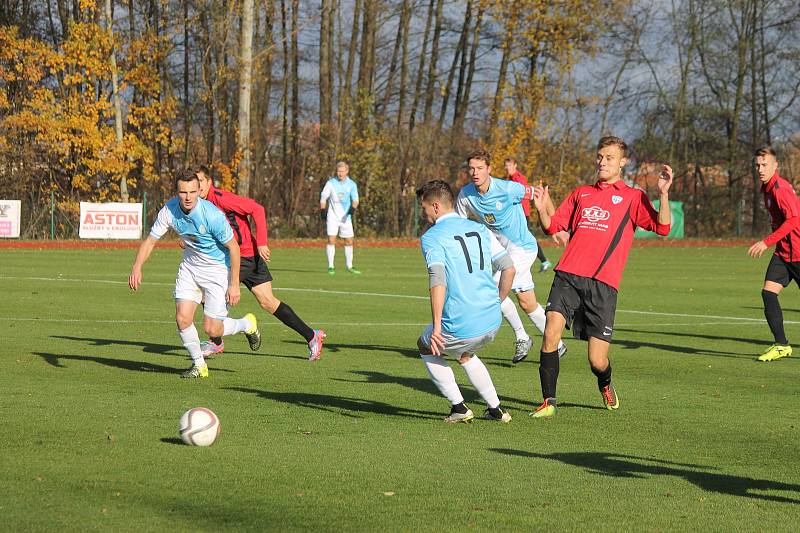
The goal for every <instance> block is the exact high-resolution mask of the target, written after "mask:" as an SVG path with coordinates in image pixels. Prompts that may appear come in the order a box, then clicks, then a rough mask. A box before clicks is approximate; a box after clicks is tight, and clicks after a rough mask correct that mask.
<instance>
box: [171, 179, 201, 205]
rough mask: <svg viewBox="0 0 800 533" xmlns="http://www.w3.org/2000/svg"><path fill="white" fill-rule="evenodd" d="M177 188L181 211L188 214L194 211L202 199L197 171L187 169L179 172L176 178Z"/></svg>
mask: <svg viewBox="0 0 800 533" xmlns="http://www.w3.org/2000/svg"><path fill="white" fill-rule="evenodd" d="M175 187H176V189H177V192H178V199H179V200H180V203H181V209H183V211H184V212H185V213H188V212H189V211H191V210H192V209H194V206H196V205H197V199H198V198H199V197H200V182H199V181H198V179H197V173H196V172H195V170H194V169H193V168H187V169H185V170H182V171H181V172H179V173H178V175H177V176H176V177H175Z"/></svg>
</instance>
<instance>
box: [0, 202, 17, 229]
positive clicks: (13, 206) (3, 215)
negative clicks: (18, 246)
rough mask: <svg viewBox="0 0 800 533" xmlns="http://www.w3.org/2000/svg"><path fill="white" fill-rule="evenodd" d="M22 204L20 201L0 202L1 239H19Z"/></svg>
mask: <svg viewBox="0 0 800 533" xmlns="http://www.w3.org/2000/svg"><path fill="white" fill-rule="evenodd" d="M21 204H22V202H20V201H19V200H0V237H11V238H17V237H19V216H20V212H21V211H22V205H21Z"/></svg>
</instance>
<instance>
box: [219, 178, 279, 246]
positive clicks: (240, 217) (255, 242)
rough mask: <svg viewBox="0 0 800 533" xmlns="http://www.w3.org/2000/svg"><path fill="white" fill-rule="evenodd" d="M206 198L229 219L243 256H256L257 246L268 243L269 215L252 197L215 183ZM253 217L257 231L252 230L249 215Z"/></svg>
mask: <svg viewBox="0 0 800 533" xmlns="http://www.w3.org/2000/svg"><path fill="white" fill-rule="evenodd" d="M206 200H208V201H209V202H211V203H212V204H214V205H215V206H217V207H218V208H219V209H220V210H221V211H222V212H223V213H225V217H226V218H227V219H228V222H229V223H230V225H231V228H233V233H234V235H235V236H236V242H238V243H239V251H240V254H241V256H242V257H255V255H256V247H258V246H266V245H267V242H268V241H267V216H266V211H265V210H264V207H263V206H262V205H261V204H259V203H258V202H256V201H255V200H252V199H250V198H244V197H242V196H239V195H238V194H234V193H232V192H228V191H222V190H220V189H217V188H216V187H214V186H213V185H212V186H211V188H210V189H209V190H208V195H207V196H206ZM248 216H249V217H250V218H252V219H253V222H255V225H256V233H255V235H253V232H252V231H251V230H250V223H249V221H248V220H247V217H248Z"/></svg>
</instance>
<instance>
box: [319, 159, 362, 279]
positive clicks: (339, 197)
mask: <svg viewBox="0 0 800 533" xmlns="http://www.w3.org/2000/svg"><path fill="white" fill-rule="evenodd" d="M349 172H350V166H349V165H348V164H347V163H345V162H344V161H339V162H338V163H336V176H335V177H333V178H331V179H329V180H328V182H327V183H326V184H325V187H323V188H322V194H321V195H320V197H319V208H320V215H321V216H322V218H323V220H325V221H326V226H327V234H328V244H327V246H326V247H325V252H326V253H327V255H328V274H331V275H332V274H335V273H336V270H335V269H334V266H333V258H334V256H335V255H336V237H337V235H338V236H339V237H341V238H342V239H344V260H345V265H346V266H347V272H349V273H350V274H361V271H359V270H356V269H355V268H353V236H354V235H355V233H354V232H353V213H354V212H355V210H356V208H357V207H358V187H357V186H356V182H355V181H353V180H351V179H350V176H349V175H348V174H349ZM326 209H327V210H328V214H327V216H326V215H325V210H326Z"/></svg>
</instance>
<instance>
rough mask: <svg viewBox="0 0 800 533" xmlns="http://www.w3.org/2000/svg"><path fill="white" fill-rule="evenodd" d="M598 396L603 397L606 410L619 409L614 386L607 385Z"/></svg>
mask: <svg viewBox="0 0 800 533" xmlns="http://www.w3.org/2000/svg"><path fill="white" fill-rule="evenodd" d="M600 394H602V395H603V403H604V404H605V405H606V409H608V410H613V409H619V397H618V396H617V391H616V389H614V385H612V384H611V383H609V384H608V385H606V386H605V387H603V388H602V389H600Z"/></svg>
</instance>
